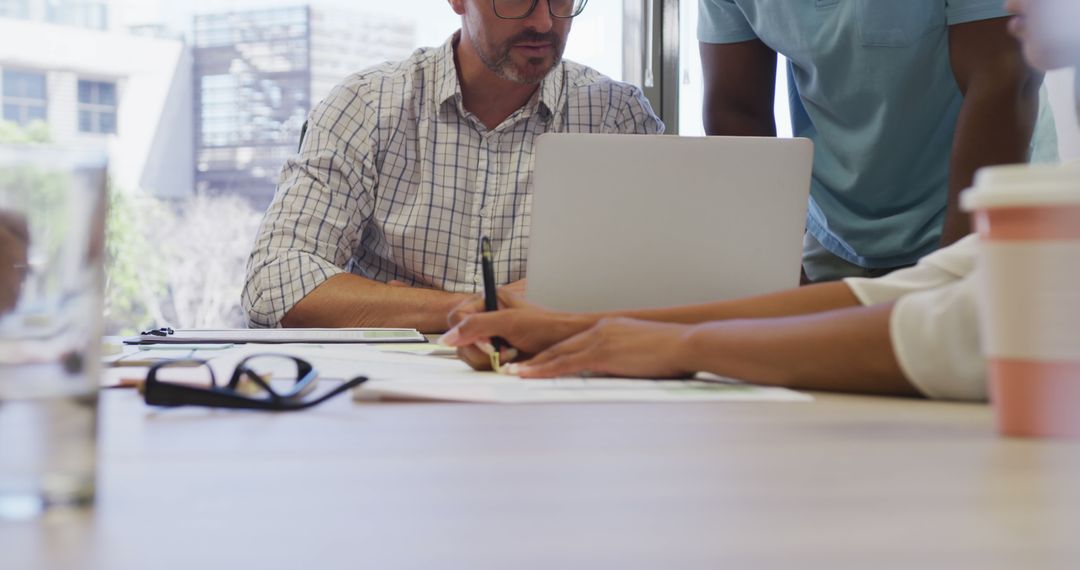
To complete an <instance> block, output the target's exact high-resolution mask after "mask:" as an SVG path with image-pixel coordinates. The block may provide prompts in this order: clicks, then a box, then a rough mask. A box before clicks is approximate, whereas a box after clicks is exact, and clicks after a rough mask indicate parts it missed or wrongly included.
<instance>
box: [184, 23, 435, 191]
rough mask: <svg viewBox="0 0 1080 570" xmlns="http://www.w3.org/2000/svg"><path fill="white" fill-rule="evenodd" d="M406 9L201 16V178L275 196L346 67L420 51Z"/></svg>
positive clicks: (215, 186)
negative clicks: (319, 106)
mask: <svg viewBox="0 0 1080 570" xmlns="http://www.w3.org/2000/svg"><path fill="white" fill-rule="evenodd" d="M413 35H414V26H413V24H411V23H409V22H406V21H403V20H401V19H400V18H394V17H385V16H379V15H374V14H360V13H351V12H348V11H335V12H333V13H322V12H320V11H319V10H318V9H317V8H314V7H307V6H302V7H286V8H267V9H256V10H248V11H239V12H227V13H213V14H200V15H197V16H195V29H194V61H195V66H194V69H195V73H194V76H195V77H194V81H195V89H194V95H195V98H196V100H195V105H194V107H195V115H196V116H195V161H196V168H195V186H196V192H198V193H201V194H207V193H209V194H233V195H240V196H243V197H244V198H246V199H247V200H248V201H249V202H250V203H251V204H252V205H254V206H255V207H257V208H258V209H260V210H261V209H263V208H265V207H266V205H268V204H269V203H270V200H271V199H272V198H273V196H274V191H275V190H276V187H277V179H278V174H279V173H280V171H281V166H282V164H284V163H285V160H286V159H287V158H288V157H290V156H292V155H293V154H295V153H296V148H297V144H298V143H299V140H300V128H301V126H302V125H303V124H304V120H305V119H306V118H307V113H308V111H310V109H311V107H312V105H313V104H315V103H316V102H318V101H319V100H321V99H322V98H323V97H325V96H326V94H327V93H328V92H329V90H330V89H331V88H332V87H333V86H334V85H335V84H337V83H338V82H340V81H341V80H342V79H344V78H345V77H346V76H347V75H348V74H350V73H353V72H355V71H358V70H360V69H363V68H365V67H369V66H371V65H375V64H377V63H381V62H383V61H386V60H393V59H400V58H404V57H405V56H407V55H408V54H409V52H410V51H411V50H412V46H413Z"/></svg>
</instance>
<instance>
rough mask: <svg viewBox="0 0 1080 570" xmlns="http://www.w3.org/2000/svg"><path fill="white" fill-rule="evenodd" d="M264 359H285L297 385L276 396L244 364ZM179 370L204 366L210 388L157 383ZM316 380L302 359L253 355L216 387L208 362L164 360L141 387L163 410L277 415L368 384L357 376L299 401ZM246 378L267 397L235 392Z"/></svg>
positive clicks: (242, 361)
mask: <svg viewBox="0 0 1080 570" xmlns="http://www.w3.org/2000/svg"><path fill="white" fill-rule="evenodd" d="M266 357H273V358H279V359H288V360H292V361H293V362H294V363H295V364H296V367H297V368H296V369H297V378H296V383H295V384H293V385H292V387H291V388H290V389H289V390H288V391H285V392H278V391H277V390H275V389H274V388H273V387H272V386H270V384H269V383H268V382H266V380H264V379H263V378H262V377H261V376H259V374H257V373H255V372H254V371H253V370H251V368H249V367H248V366H247V363H248V362H249V361H250V360H252V359H254V358H266ZM180 366H191V367H196V366H205V367H206V369H207V372H208V373H209V374H210V387H208V388H206V387H202V386H192V385H189V384H179V383H174V382H168V381H164V380H158V378H157V374H158V370H160V369H161V368H166V367H180ZM318 377H319V374H318V372H317V371H316V370H315V368H314V367H313V366H312V365H311V363H309V362H308V361H306V360H304V359H302V358H296V357H294V356H286V355H283V354H252V355H250V356H248V357H246V358H244V359H243V360H241V361H240V362H239V363H238V364H237V365H236V369H234V370H233V373H232V376H231V377H230V378H229V382H228V383H227V384H225V385H224V386H219V385H218V383H217V378H215V376H214V369H213V368H211V367H210V366H209V361H207V360H199V359H187V360H166V361H163V362H158V363H156V364H154V365H153V366H151V367H150V370H149V371H148V372H147V373H146V382H145V383H144V384H143V399H144V400H145V401H146V403H147V404H150V405H153V406H165V407H179V406H206V407H212V408H240V409H254V410H276V411H291V410H303V409H306V408H310V407H312V406H315V405H317V404H321V403H322V402H325V401H326V400H329V399H330V398H332V397H334V396H336V395H338V394H340V393H342V392H344V391H346V390H349V389H351V388H354V387H356V386H359V385H360V384H363V383H364V382H367V380H368V378H367V377H366V376H357V377H356V378H353V379H351V380H348V381H346V382H344V383H342V384H341V385H340V386H337V387H335V388H334V389H333V390H330V391H329V392H327V393H325V394H323V395H321V396H319V397H318V398H316V399H314V400H308V401H300V398H303V397H304V396H305V395H307V394H308V393H310V392H311V391H312V390H314V389H315V386H316V384H315V380H316V379H317V378H318ZM245 378H246V379H247V380H249V381H251V382H254V383H255V384H257V385H258V386H259V387H260V388H262V389H263V390H265V391H266V393H267V397H265V398H256V397H252V396H246V395H244V394H241V393H240V392H238V391H237V389H238V388H239V387H240V383H241V382H242V381H243V380H244V379H245Z"/></svg>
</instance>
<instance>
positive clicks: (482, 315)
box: [439, 288, 595, 370]
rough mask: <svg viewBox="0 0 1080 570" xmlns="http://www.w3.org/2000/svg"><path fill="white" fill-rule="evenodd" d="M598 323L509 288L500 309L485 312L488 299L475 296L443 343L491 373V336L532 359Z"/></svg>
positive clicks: (455, 316) (456, 315)
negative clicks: (544, 305) (544, 306)
mask: <svg viewBox="0 0 1080 570" xmlns="http://www.w3.org/2000/svg"><path fill="white" fill-rule="evenodd" d="M594 322H595V319H594V318H591V317H589V316H586V315H575V314H571V313H556V312H551V311H545V310H543V309H540V308H539V307H536V306H534V305H529V304H528V303H526V302H525V301H523V300H522V299H521V297H518V296H517V295H515V294H513V293H512V292H510V291H509V290H507V289H505V288H504V289H500V290H499V310H498V311H493V312H484V300H483V298H482V297H480V296H476V297H473V298H471V299H469V300H468V301H465V302H464V303H462V304H460V305H458V307H457V308H456V309H454V310H453V311H452V312H451V313H450V326H451V327H452V328H451V330H450V332H448V333H446V334H445V335H443V337H442V338H441V339H439V342H440V343H442V344H444V345H446V346H452V347H456V348H457V349H458V356H459V357H460V358H461V359H462V360H464V361H465V362H467V363H468V364H469V366H472V367H473V368H475V369H477V370H489V369H490V368H491V360H490V358H489V357H488V351H487V349H488V348H489V347H490V342H491V337H493V336H498V337H502V338H503V339H504V340H506V342H508V343H510V346H512V347H514V349H515V350H517V352H518V359H519V360H521V359H528V358H530V357H531V355H533V354H536V353H537V352H540V351H542V350H544V349H546V348H548V347H550V346H552V345H554V344H556V343H559V342H561V341H563V340H566V339H567V338H569V337H571V336H573V335H575V334H577V333H579V332H581V331H584V330H586V329H588V328H589V327H590V326H592V325H593V323H594Z"/></svg>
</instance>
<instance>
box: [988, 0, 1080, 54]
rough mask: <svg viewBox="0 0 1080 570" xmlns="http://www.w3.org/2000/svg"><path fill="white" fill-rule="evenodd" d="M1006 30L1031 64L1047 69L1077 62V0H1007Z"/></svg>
mask: <svg viewBox="0 0 1080 570" xmlns="http://www.w3.org/2000/svg"><path fill="white" fill-rule="evenodd" d="M1006 8H1008V9H1009V10H1010V11H1012V12H1015V13H1016V17H1015V18H1013V20H1012V21H1011V22H1010V23H1009V29H1010V31H1012V33H1013V35H1014V36H1016V37H1017V38H1018V39H1019V40H1020V41H1021V42H1022V43H1023V44H1024V56H1025V57H1027V60H1028V62H1029V63H1031V65H1033V66H1035V67H1037V68H1039V69H1043V70H1047V69H1054V68H1057V67H1066V66H1070V65H1080V0H1008V1H1007V2H1006Z"/></svg>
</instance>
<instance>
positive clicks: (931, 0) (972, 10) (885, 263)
mask: <svg viewBox="0 0 1080 570" xmlns="http://www.w3.org/2000/svg"><path fill="white" fill-rule="evenodd" d="M1003 4H1004V0H700V6H701V13H700V20H699V22H698V39H700V40H701V41H702V42H705V43H717V44H721V43H736V42H743V41H748V40H752V39H755V38H760V39H761V40H762V41H763V42H764V43H765V44H766V45H768V46H769V47H770V48H772V49H773V50H775V51H777V52H779V53H781V54H783V55H785V56H786V57H787V58H788V59H789V60H790V68H789V73H790V78H791V79H792V81H791V83H790V84H791V86H792V87H791V93H790V95H791V99H792V105H791V109H792V124H793V127H794V133H795V136H801V137H808V138H810V139H813V141H814V144H815V151H814V176H813V182H812V185H811V189H810V208H809V212H808V214H807V230H808V231H809V232H810V233H811V234H812V235H813V236H814V237H815V238H817V240H818V241H819V242H821V244H822V245H823V246H824V247H825V248H826V249H828V250H829V251H831V252H832V253H833V254H835V255H837V256H838V257H840V258H843V259H845V260H847V261H849V262H851V263H854V264H856V265H860V266H862V267H869V268H878V267H895V266H900V265H907V264H910V263H914V262H915V261H916V260H918V259H919V258H920V257H922V256H924V255H926V254H928V253H930V252H931V251H933V250H934V249H936V247H937V244H938V241H939V239H940V236H941V226H942V223H943V222H944V219H945V209H946V201H947V199H948V188H949V164H950V155H951V152H952V141H953V133H954V131H955V129H956V121H957V116H958V114H959V112H960V107H961V104H962V102H963V96H962V95H961V94H960V91H959V88H958V87H957V85H956V80H955V78H954V76H953V72H952V65H951V62H950V59H949V37H948V27H949V26H951V25H954V24H962V23H965V22H973V21H976V20H985V19H990V18H999V17H1003V16H1007V15H1008V13H1007V12H1006V11H1005V9H1004V7H1003ZM800 103H801V104H800ZM1050 127H1051V128H1052V127H1053V125H1052V124H1051V125H1050Z"/></svg>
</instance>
